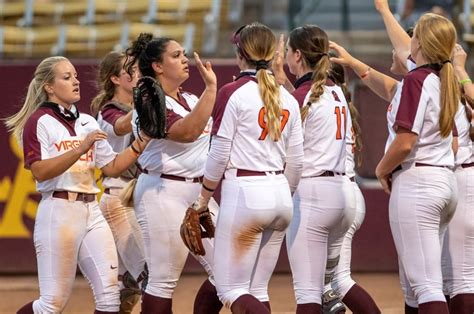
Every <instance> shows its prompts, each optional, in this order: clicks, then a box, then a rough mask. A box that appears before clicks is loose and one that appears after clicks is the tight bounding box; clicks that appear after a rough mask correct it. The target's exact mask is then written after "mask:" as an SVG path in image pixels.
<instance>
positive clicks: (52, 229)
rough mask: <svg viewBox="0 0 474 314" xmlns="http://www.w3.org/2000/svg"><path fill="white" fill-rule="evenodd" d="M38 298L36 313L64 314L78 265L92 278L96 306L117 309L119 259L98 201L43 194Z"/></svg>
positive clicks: (39, 217) (38, 228)
mask: <svg viewBox="0 0 474 314" xmlns="http://www.w3.org/2000/svg"><path fill="white" fill-rule="evenodd" d="M33 237H34V244H35V249H36V258H37V261H38V279H39V286H40V298H39V300H36V301H35V302H34V303H33V311H34V312H35V313H61V312H62V311H63V309H64V307H65V306H66V303H67V301H68V299H69V296H70V294H71V291H72V288H73V283H74V279H75V278H76V270H77V266H78V265H79V268H80V269H81V272H82V273H83V275H84V277H85V278H86V279H87V280H88V281H89V284H90V285H91V287H92V291H93V294H94V299H95V303H96V309H97V310H99V311H106V312H116V311H118V310H119V305H120V300H119V298H120V296H119V286H118V279H117V277H118V270H117V267H118V260H117V251H116V248H115V244H114V239H113V236H112V232H111V231H110V228H109V225H108V224H107V222H106V221H105V219H104V217H103V216H102V213H101V212H100V209H99V204H98V203H97V202H96V201H93V202H90V203H83V202H79V201H78V202H70V201H68V200H63V199H57V198H52V197H51V196H45V197H44V198H43V199H42V200H41V202H40V203H39V207H38V212H37V215H36V222H35V229H34V235H33Z"/></svg>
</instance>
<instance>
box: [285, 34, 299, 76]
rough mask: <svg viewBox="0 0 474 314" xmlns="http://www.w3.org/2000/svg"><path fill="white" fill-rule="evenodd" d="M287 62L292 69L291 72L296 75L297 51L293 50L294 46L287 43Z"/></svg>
mask: <svg viewBox="0 0 474 314" xmlns="http://www.w3.org/2000/svg"><path fill="white" fill-rule="evenodd" d="M286 64H288V68H289V69H290V73H291V74H293V75H296V67H297V62H296V52H295V51H293V48H291V47H290V45H288V42H287V43H286Z"/></svg>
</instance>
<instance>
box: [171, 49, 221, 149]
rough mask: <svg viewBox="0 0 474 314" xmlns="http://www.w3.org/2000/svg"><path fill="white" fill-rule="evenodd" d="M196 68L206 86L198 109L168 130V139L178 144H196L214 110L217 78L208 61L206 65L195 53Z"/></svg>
mask: <svg viewBox="0 0 474 314" xmlns="http://www.w3.org/2000/svg"><path fill="white" fill-rule="evenodd" d="M194 58H195V59H196V67H197V68H198V70H199V73H200V74H201V77H202V78H203V80H204V83H205V84H206V88H205V89H204V92H203V93H202V94H201V97H200V98H199V101H198V102H197V104H196V107H194V109H193V110H192V111H191V112H190V113H189V114H188V115H187V116H186V117H184V118H183V119H180V120H178V121H176V122H175V123H174V124H173V125H172V126H171V128H170V129H169V130H168V138H169V139H170V140H173V141H176V142H183V143H189V142H194V141H195V140H196V139H197V138H198V137H199V136H200V135H201V134H202V132H203V131H204V128H205V127H206V125H207V123H208V121H209V118H210V116H211V113H212V109H213V108H214V103H215V101H216V93H217V78H216V74H215V73H214V71H213V70H212V66H211V63H210V62H209V61H208V62H206V64H205V65H204V64H203V63H202V62H201V59H200V58H199V55H198V54H197V53H194Z"/></svg>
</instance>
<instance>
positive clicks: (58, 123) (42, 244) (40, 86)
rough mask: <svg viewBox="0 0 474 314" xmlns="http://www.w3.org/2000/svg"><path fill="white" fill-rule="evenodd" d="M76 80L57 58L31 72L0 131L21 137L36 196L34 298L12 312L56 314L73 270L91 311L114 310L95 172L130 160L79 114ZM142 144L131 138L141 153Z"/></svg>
mask: <svg viewBox="0 0 474 314" xmlns="http://www.w3.org/2000/svg"><path fill="white" fill-rule="evenodd" d="M79 99H80V94H79V80H78V79H77V73H76V70H75V68H74V66H73V65H72V64H71V63H70V62H69V60H67V59H66V58H64V57H50V58H47V59H45V60H43V61H42V62H41V63H40V64H39V65H38V67H37V68H36V71H35V75H34V78H33V80H32V81H31V83H30V86H29V88H28V93H27V97H26V100H25V103H24V104H23V107H22V109H21V110H20V111H19V112H18V113H17V114H15V115H13V116H12V117H10V118H9V119H8V120H7V123H6V124H7V127H8V128H9V129H10V130H11V131H13V133H14V135H15V136H16V137H17V138H22V143H23V151H24V155H25V167H27V168H29V169H31V171H32V173H33V176H34V177H35V179H36V181H37V190H38V192H40V193H41V194H42V199H41V201H40V203H39V207H38V213H37V216H36V222H35V229H34V243H35V248H36V256H37V261H38V278H39V285H40V298H39V299H38V300H36V301H33V302H30V303H28V304H26V305H25V306H23V307H22V308H21V309H20V310H19V313H60V312H62V311H63V310H64V307H65V306H66V303H67V300H68V298H69V295H70V294H71V291H72V286H73V283H74V278H75V276H76V268H77V266H78V265H79V267H80V269H81V271H82V273H83V274H84V276H85V277H86V278H87V279H88V281H89V282H90V285H91V287H92V290H93V293H94V298H95V301H96V310H95V313H118V310H119V303H120V301H119V289H118V284H117V267H118V265H117V263H118V261H117V253H116V249H115V245H114V240H113V236H112V232H111V230H110V228H109V226H108V224H107V222H106V221H105V219H104V217H103V216H102V214H101V212H100V209H99V205H98V203H97V201H96V194H97V193H98V192H99V189H98V187H97V186H96V185H95V180H94V167H99V168H101V170H102V172H103V173H104V174H105V175H107V176H111V177H114V176H118V175H119V174H120V173H122V172H123V171H125V169H127V168H128V167H129V166H130V165H131V164H133V163H134V162H135V161H136V159H137V154H136V153H135V152H134V151H133V150H132V149H131V148H129V149H126V150H125V151H124V152H122V153H120V154H118V155H117V154H116V153H115V152H114V151H113V150H112V148H111V147H110V145H109V144H108V143H107V141H105V139H106V138H107V135H106V133H104V132H103V131H101V130H100V128H99V126H98V124H97V122H96V121H95V120H94V118H92V117H91V116H89V115H86V114H82V113H79V112H78V110H77V108H76V107H75V106H74V103H76V102H77V101H79ZM146 144H147V140H146V139H145V138H144V139H143V141H134V142H133V143H132V144H131V145H132V146H133V149H134V150H137V151H141V150H142V149H144V147H145V146H146Z"/></svg>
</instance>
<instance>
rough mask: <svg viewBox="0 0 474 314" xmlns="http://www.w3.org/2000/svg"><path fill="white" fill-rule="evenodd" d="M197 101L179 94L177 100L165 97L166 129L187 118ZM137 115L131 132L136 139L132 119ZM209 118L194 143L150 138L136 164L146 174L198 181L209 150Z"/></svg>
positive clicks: (210, 120) (135, 127) (210, 126)
mask: <svg viewBox="0 0 474 314" xmlns="http://www.w3.org/2000/svg"><path fill="white" fill-rule="evenodd" d="M197 101H198V98H197V97H196V96H195V95H192V94H189V93H180V94H179V99H178V100H176V99H174V98H173V97H170V96H166V107H167V109H168V112H167V129H168V130H169V128H171V126H172V125H173V124H174V123H175V122H176V121H178V120H179V119H181V118H183V117H185V116H186V115H188V114H189V113H190V112H191V110H192V109H193V108H194V107H195V106H196V104H197ZM136 118H137V112H136V110H134V112H133V117H132V125H133V133H134V134H135V136H137V126H136V124H135V120H136ZM211 128H212V119H209V122H208V124H207V126H206V128H205V129H204V131H203V133H202V134H201V135H200V136H199V138H198V139H197V140H196V141H195V142H193V143H178V142H175V141H171V140H168V139H152V140H151V141H150V142H149V143H148V146H147V147H146V149H145V150H144V151H143V153H142V154H141V155H140V157H139V159H138V162H139V163H140V165H141V166H142V168H143V169H145V170H147V171H148V172H149V173H155V174H158V173H163V174H169V175H175V176H180V177H185V178H197V177H201V176H202V175H203V174H204V165H205V163H206V158H207V153H208V151H209V142H210V134H209V133H210V131H211Z"/></svg>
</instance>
